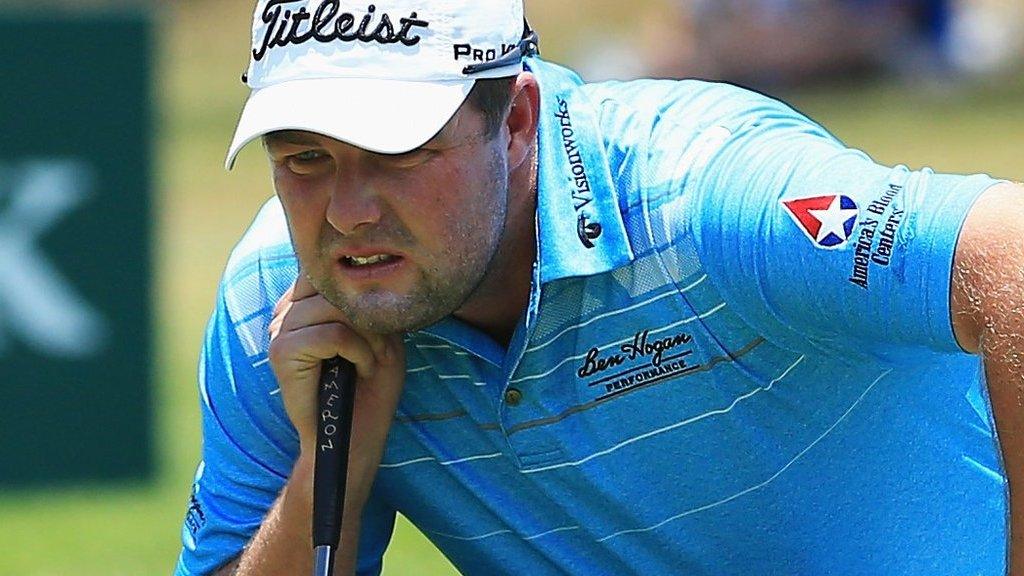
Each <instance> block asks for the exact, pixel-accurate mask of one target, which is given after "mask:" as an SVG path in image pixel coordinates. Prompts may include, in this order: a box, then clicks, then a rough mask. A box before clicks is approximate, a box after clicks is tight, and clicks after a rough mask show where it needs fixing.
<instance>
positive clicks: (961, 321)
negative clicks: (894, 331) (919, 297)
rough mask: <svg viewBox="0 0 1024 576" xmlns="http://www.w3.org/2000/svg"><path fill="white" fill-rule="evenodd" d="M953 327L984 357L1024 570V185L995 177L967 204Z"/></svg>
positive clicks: (1016, 562) (1017, 565) (1015, 547)
mask: <svg viewBox="0 0 1024 576" xmlns="http://www.w3.org/2000/svg"><path fill="white" fill-rule="evenodd" d="M952 312H953V328H954V331H955V333H956V337H957V340H958V341H959V342H960V345H961V346H962V347H963V348H964V349H965V350H967V351H969V352H974V353H980V354H981V355H982V357H983V358H984V363H985V376H986V379H987V381H988V389H989V396H990V398H991V401H992V410H993V413H994V415H995V420H996V430H997V432H998V434H999V443H1000V446H1001V449H1002V455H1003V464H1004V466H1005V468H1006V476H1007V480H1008V482H1009V486H1010V528H1011V529H1010V566H1011V570H1010V573H1011V574H1012V575H1014V576H1021V575H1024V186H1021V185H1012V184H1001V185H998V186H994V187H993V188H992V189H990V190H989V191H987V192H986V193H985V194H984V195H982V196H981V198H979V199H978V202H977V203H976V204H975V206H974V207H973V208H972V209H971V212H970V214H969V215H968V217H967V221H966V223H965V224H964V228H963V232H962V233H961V236H960V239H959V241H958V242H957V248H956V256H955V260H954V273H953V293H952Z"/></svg>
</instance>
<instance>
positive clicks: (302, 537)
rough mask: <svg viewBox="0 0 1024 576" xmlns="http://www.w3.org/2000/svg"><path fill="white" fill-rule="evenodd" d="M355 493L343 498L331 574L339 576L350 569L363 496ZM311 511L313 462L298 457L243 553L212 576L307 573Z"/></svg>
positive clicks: (310, 560)
mask: <svg viewBox="0 0 1024 576" xmlns="http://www.w3.org/2000/svg"><path fill="white" fill-rule="evenodd" d="M354 492H355V491H352V492H350V493H347V494H346V502H345V507H346V508H345V512H346V513H345V516H344V527H343V537H342V539H341V549H340V550H338V555H337V561H336V562H335V564H334V568H335V569H334V573H335V574H338V575H347V574H352V573H353V572H354V571H355V560H356V551H357V548H358V541H359V522H360V516H361V514H360V512H361V511H362V505H363V503H365V497H364V496H363V495H362V494H355V493H354ZM360 492H362V491H360ZM355 508H358V509H355ZM312 509H313V463H312V458H299V460H298V461H297V462H296V464H295V468H294V470H293V471H292V476H291V478H290V479H289V480H288V483H287V484H286V485H285V487H284V489H283V490H282V491H281V495H280V496H279V497H278V499H277V501H276V502H275V503H274V506H273V507H272V508H271V509H270V512H269V513H268V514H267V517H266V518H265V519H264V520H263V524H262V525H261V526H260V529H259V531H257V532H256V535H255V536H254V537H253V539H252V541H251V542H250V543H249V545H248V546H247V547H246V548H245V551H244V552H243V553H242V555H241V556H240V557H239V558H238V559H236V560H234V561H232V562H231V563H229V564H228V565H226V566H224V567H223V568H221V569H220V570H219V571H218V572H217V575H218V576H294V575H296V574H310V573H312V571H313V546H312V519H311V517H312V515H311V512H312Z"/></svg>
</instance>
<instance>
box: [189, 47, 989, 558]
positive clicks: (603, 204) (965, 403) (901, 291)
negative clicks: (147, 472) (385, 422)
mask: <svg viewBox="0 0 1024 576" xmlns="http://www.w3.org/2000/svg"><path fill="white" fill-rule="evenodd" d="M528 67H529V69H530V70H531V71H532V72H533V73H534V74H535V75H536V76H537V78H538V81H539V83H540V86H541V94H542V98H541V117H540V135H539V186H538V188H539V189H538V209H537V220H536V222H537V231H538V259H537V262H536V266H535V268H534V278H533V285H532V290H531V297H530V303H529V306H528V308H527V309H526V310H524V312H523V314H522V317H521V319H520V322H519V325H518V327H517V329H516V331H515V335H514V337H513V339H512V341H511V343H510V344H509V346H508V347H507V348H505V347H503V346H502V345H500V344H498V343H496V342H494V341H493V340H491V339H490V338H489V337H488V336H486V335H485V334H483V333H482V332H480V331H478V330H476V329H475V328H473V327H472V326H469V325H466V324H464V323H461V322H460V321H458V320H456V319H454V318H448V319H445V320H443V321H441V322H440V323H438V324H437V325H434V326H431V327H429V328H427V329H424V330H421V331H418V332H414V333H410V334H408V335H407V337H406V350H407V378H406V385H405V391H404V393H403V396H402V399H401V402H400V405H399V408H398V413H397V415H396V419H395V423H394V426H393V427H392V429H391V432H390V435H389V438H388V443H387V447H386V450H385V453H384V457H383V461H382V463H381V465H380V470H379V472H378V476H377V480H376V484H375V486H374V490H373V494H372V497H371V500H370V502H369V504H368V505H367V507H366V509H365V510H364V519H363V534H362V538H361V541H360V556H359V573H360V574H376V573H379V572H380V571H381V570H382V555H383V552H384V550H385V548H386V546H387V544H388V540H389V539H390V536H391V531H392V528H393V523H394V517H395V513H396V511H397V512H401V513H402V514H404V515H405V516H406V517H408V518H409V519H410V520H411V521H412V522H413V523H414V524H415V525H416V526H418V527H419V528H420V529H421V530H422V531H423V533H424V534H425V535H426V536H427V537H428V538H429V539H430V540H431V541H432V542H433V543H434V544H436V545H437V547H438V548H439V549H440V550H441V551H442V552H443V553H444V554H445V555H446V556H447V557H448V558H449V559H450V560H451V561H452V562H453V563H454V564H455V565H456V566H457V567H458V568H459V570H460V571H462V572H463V573H466V574H481V575H493V574H530V575H545V574H586V575H621V574H645V575H646V574H716V575H721V574H737V575H739V574H743V575H749V574H922V575H924V574H928V575H935V574H1002V573H1003V572H1004V571H1005V567H1006V559H1005V556H1006V541H1007V535H1008V526H1007V514H1008V508H1007V497H1006V494H1007V483H1006V478H1005V473H1004V471H1003V467H1002V463H1001V460H1000V455H999V451H998V444H997V441H996V437H995V429H994V425H993V420H992V412H991V408H990V406H989V402H988V398H987V395H986V391H985V387H984V382H983V378H982V374H981V370H980V362H979V361H978V359H977V358H976V357H973V356H970V355H967V354H965V353H963V352H962V350H961V349H960V348H959V347H958V346H957V343H956V341H955V338H954V336H953V332H952V328H951V323H950V305H949V296H950V294H949V291H950V275H951V266H952V258H953V250H954V247H955V242H956V238H957V234H958V232H959V229H960V227H961V225H962V223H963V220H964V218H965V216H966V214H967V211H968V210H969V208H970V206H971V204H972V202H973V201H974V200H975V199H976V198H977V197H978V195H979V194H980V193H981V192H982V191H984V190H985V189H986V188H988V187H990V186H991V185H992V184H993V183H994V182H995V181H994V180H992V179H990V178H988V177H987V176H980V175H979V176H947V175H937V174H934V173H932V172H931V171H930V170H927V169H925V170H919V171H912V170H909V169H907V168H905V167H895V168H893V167H885V166H880V165H878V164H876V163H875V162H873V161H872V160H871V159H870V158H869V157H868V156H866V155H865V154H863V153H861V152H859V151H856V150H851V149H849V148H847V147H845V146H844V145H843V144H841V143H840V142H838V141H837V140H836V139H835V138H833V137H832V136H831V135H829V134H828V133H827V132H826V131H824V130H823V129H822V128H821V127H819V126H818V125H817V124H815V123H813V122H811V121H810V120H808V119H807V118H805V117H804V116H802V115H801V114H799V113H797V112H795V111H794V110H792V109H791V108H789V107H787V106H786V105H784V104H781V103H779V102H777V101H775V100H772V99H770V98H767V97H764V96H762V95H759V94H755V93H752V92H749V91H745V90H743V89H740V88H737V87H734V86H730V85H723V84H713V83H706V82H699V81H681V82H671V81H636V82H628V83H615V82H612V83H602V84H584V83H583V82H582V81H581V80H580V79H579V78H578V77H577V76H576V75H575V74H573V73H572V72H570V71H568V70H566V69H563V68H560V67H558V66H555V65H553V64H549V63H546V62H543V61H541V60H539V59H531V60H529V61H528ZM296 273H297V263H296V259H295V256H294V254H293V251H292V248H291V246H290V244H289V240H288V232H287V228H286V222H285V219H284V215H283V213H282V209H281V206H280V204H279V203H278V202H277V201H276V200H271V201H270V202H268V203H267V205H266V206H265V207H264V208H263V209H262V211H261V212H260V214H259V215H258V216H257V218H256V221H255V222H254V224H253V225H252V227H251V229H250V230H249V231H248V232H247V233H246V235H245V237H244V238H243V239H242V241H241V242H240V243H239V245H238V247H237V248H236V249H235V251H234V252H233V254H232V256H231V259H230V261H229V263H228V266H227V271H226V273H225V275H224V279H223V281H222V284H221V287H220V291H219V297H218V300H217V306H216V309H215V311H214V314H213V318H212V320H211V322H210V324H209V327H208V330H207V334H206V340H205V345H204V348H203V352H202V355H201V360H200V369H199V390H200V396H201V402H200V407H201V410H202V416H203V433H204V443H203V455H202V462H201V463H200V465H199V468H198V470H197V473H196V479H195V484H194V487H193V494H192V497H191V499H190V502H189V506H188V510H187V513H186V518H185V524H184V527H183V530H182V538H183V544H184V545H183V550H182V554H181V557H180V560H179V563H178V568H177V572H176V573H177V574H179V575H186V574H205V573H208V572H209V571H210V570H212V569H213V568H215V567H217V566H219V565H221V564H222V563H224V562H226V561H227V560H229V559H231V558H233V557H234V556H236V555H237V554H238V553H239V552H240V550H241V548H242V547H243V546H244V545H245V543H246V542H247V541H248V540H249V539H250V538H251V536H252V535H253V533H254V532H255V530H256V529H257V528H258V527H259V525H260V523H261V521H262V519H263V517H264V515H265V514H266V512H267V510H268V509H269V508H270V506H271V505H272V504H273V502H274V500H275V498H276V496H277V494H278V492H279V491H280V489H281V487H282V486H283V485H284V483H285V482H286V480H287V477H288V474H289V472H290V470H291V467H292V464H293V462H294V460H295V458H296V456H297V451H298V439H297V436H296V434H295V431H294V429H293V428H292V426H291V425H290V423H289V421H288V418H287V415H286V413H285V411H284V408H283V405H282V402H281V398H280V393H279V390H278V386H277V383H276V381H275V379H274V376H273V374H272V371H271V369H270V366H269V364H268V360H267V348H268V345H269V342H268V336H267V326H268V323H269V320H270V318H271V313H272V309H273V306H274V303H275V302H276V301H277V299H278V298H280V296H281V295H282V294H283V293H284V292H285V290H287V288H288V287H289V286H290V285H291V283H292V282H293V281H294V279H295V275H296Z"/></svg>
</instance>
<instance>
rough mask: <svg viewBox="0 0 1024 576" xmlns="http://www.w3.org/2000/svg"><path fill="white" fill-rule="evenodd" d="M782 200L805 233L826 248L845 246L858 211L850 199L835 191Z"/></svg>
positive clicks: (815, 243)
mask: <svg viewBox="0 0 1024 576" xmlns="http://www.w3.org/2000/svg"><path fill="white" fill-rule="evenodd" d="M781 203H782V205H783V206H784V207H785V208H786V213H787V214H789V216H790V218H792V219H793V222H795V223H796V225H797V227H799V228H800V230H802V231H803V233H804V235H805V236H807V238H809V239H810V240H811V242H813V243H814V245H815V246H817V247H818V248H822V249H825V250H835V249H837V248H842V247H843V246H845V245H846V242H847V241H848V240H849V239H850V236H852V235H853V228H854V226H855V225H856V224H857V217H858V215H859V214H860V212H859V210H858V208H857V203H856V202H854V201H853V199H852V198H850V197H849V196H841V195H838V194H833V195H829V196H815V197H812V198H798V199H795V200H781Z"/></svg>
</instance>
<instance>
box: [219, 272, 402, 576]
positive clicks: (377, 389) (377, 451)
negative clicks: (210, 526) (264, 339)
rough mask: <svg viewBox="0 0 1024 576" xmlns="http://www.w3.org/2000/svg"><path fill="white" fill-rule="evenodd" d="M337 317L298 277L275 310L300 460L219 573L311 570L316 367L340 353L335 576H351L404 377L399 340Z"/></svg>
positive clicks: (278, 364) (277, 347)
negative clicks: (342, 413) (341, 447)
mask: <svg viewBox="0 0 1024 576" xmlns="http://www.w3.org/2000/svg"><path fill="white" fill-rule="evenodd" d="M344 321H345V319H344V317H343V316H342V314H341V312H340V311H339V310H338V309H337V308H335V307H334V306H333V305H331V304H330V303H329V302H328V301H327V300H326V299H324V298H323V297H322V296H321V295H320V294H318V293H317V292H316V291H315V290H314V289H313V287H312V285H311V284H310V283H309V281H308V279H307V278H306V277H305V275H304V274H302V273H301V272H300V274H299V277H298V279H297V281H296V283H295V285H294V286H293V287H292V289H290V290H288V292H286V293H285V295H284V296H283V297H282V298H281V299H280V300H279V301H278V303H277V306H276V307H275V309H274V318H273V320H271V322H270V336H271V340H270V342H271V343H270V350H269V354H268V355H269V359H270V364H271V366H272V367H273V369H274V373H275V375H276V376H277V380H278V383H279V384H280V386H281V397H282V399H283V400H284V404H285V410H286V411H287V413H288V416H289V418H291V420H292V424H293V425H294V426H295V428H296V430H297V431H298V434H299V443H300V452H299V457H298V459H297V460H296V462H295V466H294V468H293V469H292V473H291V476H290V477H289V479H288V482H287V483H286V484H285V486H284V488H283V489H282V490H281V493H280V495H279V496H278V498H277V501H276V502H275V503H274V505H273V507H272V508H271V509H270V511H269V512H268V514H267V516H266V518H264V520H263V523H262V524H261V526H260V528H259V530H258V531H257V533H256V535H255V536H254V537H253V539H252V540H251V541H250V542H249V544H248V546H246V548H245V550H244V551H243V553H242V554H241V556H240V557H239V558H236V559H235V560H233V561H231V562H229V563H228V564H227V565H225V566H223V567H221V568H220V569H219V570H218V571H217V575H218V576H278V575H280V576H284V575H292V574H308V573H310V572H312V570H313V563H312V559H313V549H312V538H311V530H312V522H311V511H312V508H313V468H314V460H315V454H316V422H317V420H318V410H319V406H318V396H317V387H318V385H319V376H320V365H321V362H322V361H323V360H325V359H327V358H331V357H333V356H335V355H341V356H342V357H344V358H347V359H349V360H350V361H351V362H352V363H353V364H355V367H356V372H357V383H356V395H355V410H354V412H353V421H352V443H351V449H350V452H349V454H348V459H349V468H348V481H347V486H348V489H347V490H346V491H345V504H344V505H345V514H344V520H343V524H342V538H341V546H340V548H339V550H338V555H337V558H336V560H335V572H336V573H337V574H344V575H349V574H353V573H354V572H355V569H356V561H357V556H358V548H359V536H360V527H361V526H360V521H361V518H362V512H363V508H364V507H365V505H366V503H367V501H368V500H369V498H370V492H371V488H372V485H373V480H374V477H375V476H376V472H377V466H378V465H379V464H380V460H381V456H382V454H383V452H384V445H385V443H386V441H387V434H388V430H389V428H390V427H391V420H392V418H393V416H394V413H395V410H396V408H397V405H398V400H399V397H400V395H401V391H402V385H403V383H404V378H405V354H404V347H403V344H402V337H401V335H390V336H380V335H372V334H358V333H356V332H355V331H354V330H353V329H351V328H349V327H348V326H347V325H346V324H345V323H344Z"/></svg>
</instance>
